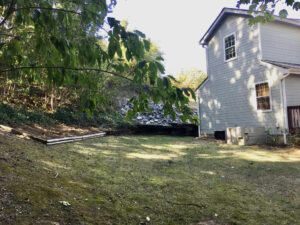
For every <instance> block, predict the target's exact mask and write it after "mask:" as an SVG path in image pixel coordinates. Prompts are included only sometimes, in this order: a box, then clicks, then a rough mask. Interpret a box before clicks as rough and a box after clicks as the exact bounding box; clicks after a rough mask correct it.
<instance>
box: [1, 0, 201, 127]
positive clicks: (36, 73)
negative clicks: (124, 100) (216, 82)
mask: <svg viewBox="0 0 300 225" xmlns="http://www.w3.org/2000/svg"><path fill="white" fill-rule="evenodd" d="M115 4H116V2H115V1H114V0H111V1H109V0H88V1H86V0H70V1H63V0H49V1H44V0H32V1H25V0H2V1H1V2H0V15H1V17H0V37H1V43H0V53H1V55H0V76H1V77H3V78H5V79H6V78H9V79H11V80H13V81H14V82H17V81H21V82H23V83H24V82H25V83H27V84H28V85H29V84H30V83H33V82H35V83H42V84H43V85H45V87H46V88H49V89H51V90H52V91H53V93H55V91H57V90H58V89H59V88H60V87H68V88H69V89H70V90H72V91H73V92H74V93H76V94H77V95H78V96H79V98H80V101H81V105H82V110H84V111H85V112H87V113H91V112H93V111H95V110H97V109H99V107H101V105H103V104H105V103H107V96H105V93H101V91H99V82H100V83H101V80H102V77H105V76H111V77H114V79H120V78H121V79H124V80H127V81H130V82H132V83H134V85H135V86H136V87H137V89H138V91H139V95H138V96H134V97H133V98H132V99H131V102H132V103H133V105H134V107H133V109H132V110H131V111H130V112H129V113H128V117H129V118H131V117H133V116H135V115H136V113H137V112H139V111H140V112H144V111H145V110H148V109H149V107H148V103H149V100H150V99H153V100H154V102H155V103H158V102H160V101H161V102H163V103H164V111H165V114H171V115H172V116H174V115H175V112H174V110H173V107H172V106H173V105H175V106H176V108H177V109H178V110H179V111H180V112H182V113H183V117H182V119H183V120H186V119H189V120H190V121H193V122H195V121H196V118H195V117H194V116H193V115H192V112H191V110H190V109H189V108H188V107H187V104H188V101H189V100H188V98H187V97H186V96H185V94H188V95H192V96H193V97H194V98H195V94H194V92H193V91H192V90H191V89H180V88H178V87H175V86H173V85H172V84H171V80H173V79H174V78H173V77H172V76H160V75H161V74H164V66H163V64H162V63H163V58H162V57H161V56H157V57H156V58H151V57H150V59H149V57H146V56H147V52H149V50H150V47H151V46H150V41H149V40H148V39H147V38H146V36H145V34H144V33H142V32H140V31H138V30H135V31H127V30H126V29H125V28H124V27H123V26H122V25H121V24H120V22H119V21H117V20H116V19H115V18H112V17H108V16H107V14H108V13H109V12H110V11H111V10H112V9H113V7H114V5H115ZM100 30H101V31H104V32H106V35H101V33H102V32H99V31H100ZM104 38H107V39H108V46H107V47H103V45H101V40H103V39H104ZM122 48H124V49H125V51H122ZM124 52H125V54H124ZM1 77H0V78H1ZM184 93H185V94H184Z"/></svg>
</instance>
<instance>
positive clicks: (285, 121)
mask: <svg viewBox="0 0 300 225" xmlns="http://www.w3.org/2000/svg"><path fill="white" fill-rule="evenodd" d="M287 76H289V73H287V74H286V75H284V76H283V78H282V79H281V80H280V83H281V89H282V102H283V108H282V111H283V126H284V132H283V143H284V144H285V145H286V144H287V132H288V129H289V128H288V125H287V111H286V109H287V104H286V89H285V78H286V77H287Z"/></svg>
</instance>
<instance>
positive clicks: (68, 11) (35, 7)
mask: <svg viewBox="0 0 300 225" xmlns="http://www.w3.org/2000/svg"><path fill="white" fill-rule="evenodd" d="M24 9H44V10H53V11H61V12H66V13H73V14H77V15H81V14H80V13H79V12H76V11H74V10H67V9H58V8H51V7H49V8H48V7H39V6H29V7H22V8H17V9H15V10H14V11H20V10H24Z"/></svg>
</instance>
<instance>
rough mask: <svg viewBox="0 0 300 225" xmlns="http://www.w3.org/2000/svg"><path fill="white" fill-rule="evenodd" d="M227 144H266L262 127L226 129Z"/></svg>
mask: <svg viewBox="0 0 300 225" xmlns="http://www.w3.org/2000/svg"><path fill="white" fill-rule="evenodd" d="M226 139H227V144H234V145H257V144H259V145H262V144H265V143H266V132H265V128H264V127H227V129H226Z"/></svg>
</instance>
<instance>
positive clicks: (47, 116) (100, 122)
mask: <svg viewBox="0 0 300 225" xmlns="http://www.w3.org/2000/svg"><path fill="white" fill-rule="evenodd" d="M0 123H3V124H28V125H30V124H39V125H41V126H52V125H54V124H55V123H63V124H66V125H77V126H82V127H86V126H102V127H109V128H124V127H127V126H129V125H130V123H128V122H127V121H125V118H123V117H121V116H120V115H118V114H117V113H110V114H109V113H104V112H99V113H95V114H94V116H93V117H88V116H87V115H86V114H84V113H80V112H76V111H74V110H71V109H57V110H56V111H55V112H54V113H52V114H51V113H46V112H43V111H39V110H32V111H29V110H26V109H24V108H16V107H12V106H10V105H7V104H0Z"/></svg>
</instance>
